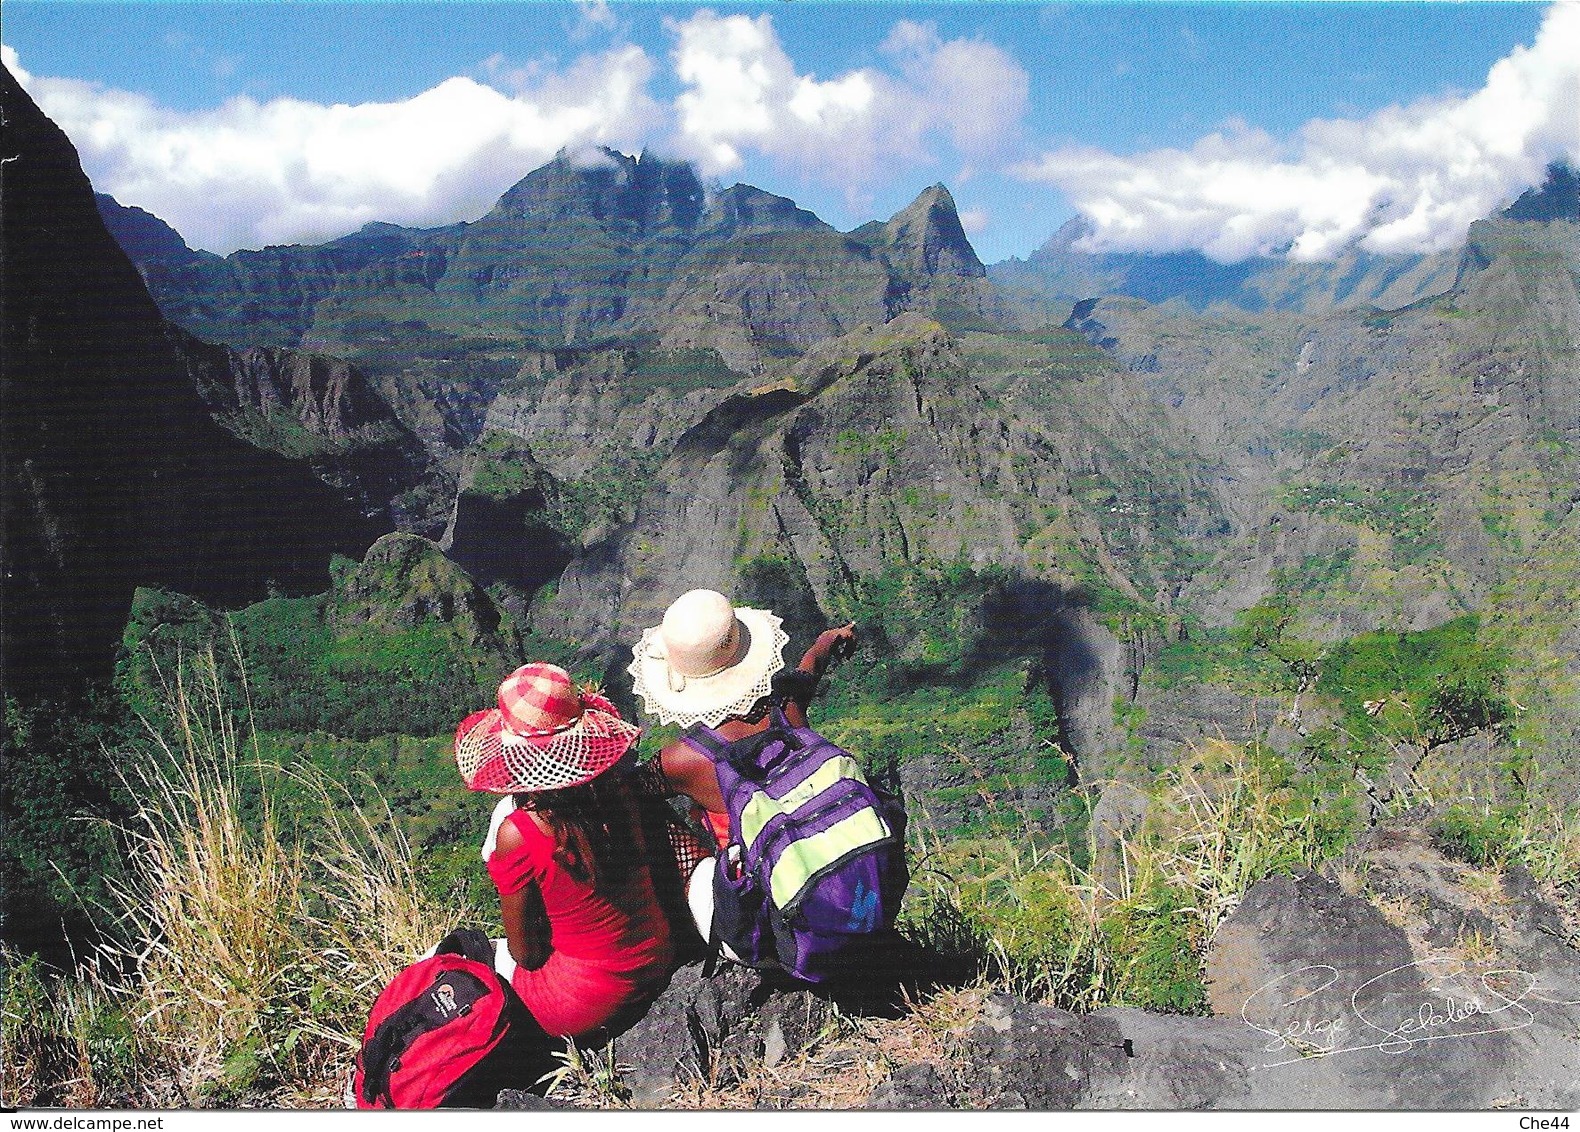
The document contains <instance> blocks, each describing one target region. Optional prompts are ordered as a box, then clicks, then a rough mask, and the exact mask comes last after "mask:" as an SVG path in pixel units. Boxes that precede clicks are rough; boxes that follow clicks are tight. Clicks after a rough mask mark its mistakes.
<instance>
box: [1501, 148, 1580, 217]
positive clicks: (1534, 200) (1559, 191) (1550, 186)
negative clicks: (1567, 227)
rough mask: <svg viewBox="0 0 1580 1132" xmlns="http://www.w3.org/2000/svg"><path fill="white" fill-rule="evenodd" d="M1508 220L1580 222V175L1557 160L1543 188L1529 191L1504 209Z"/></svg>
mask: <svg viewBox="0 0 1580 1132" xmlns="http://www.w3.org/2000/svg"><path fill="white" fill-rule="evenodd" d="M1503 216H1504V217H1505V218H1506V219H1508V220H1580V174H1577V173H1576V172H1575V170H1574V169H1573V168H1571V167H1570V165H1569V164H1568V162H1565V161H1555V162H1553V163H1552V164H1551V165H1549V166H1548V167H1547V177H1546V179H1545V180H1544V181H1543V182H1542V185H1541V188H1539V189H1526V190H1525V192H1523V193H1521V194H1520V198H1519V200H1517V201H1515V202H1514V203H1513V204H1511V205H1510V206H1509V207H1508V208H1506V209H1504V210H1503Z"/></svg>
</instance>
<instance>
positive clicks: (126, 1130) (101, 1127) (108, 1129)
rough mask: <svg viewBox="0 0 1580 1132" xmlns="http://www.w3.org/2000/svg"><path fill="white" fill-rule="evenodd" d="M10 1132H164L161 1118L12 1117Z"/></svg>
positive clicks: (10, 1119) (8, 1121)
mask: <svg viewBox="0 0 1580 1132" xmlns="http://www.w3.org/2000/svg"><path fill="white" fill-rule="evenodd" d="M6 1123H7V1124H8V1125H9V1126H10V1128H11V1129H12V1132H164V1127H165V1118H164V1117H162V1116H13V1117H9V1118H8V1119H7V1121H6Z"/></svg>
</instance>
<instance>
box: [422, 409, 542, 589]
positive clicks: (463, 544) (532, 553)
mask: <svg viewBox="0 0 1580 1132" xmlns="http://www.w3.org/2000/svg"><path fill="white" fill-rule="evenodd" d="M558 496H559V489H558V486H557V485H556V484H555V482H554V479H553V477H552V476H550V475H549V474H548V473H547V472H545V471H544V470H543V469H542V468H541V467H540V466H539V464H538V462H537V461H536V460H535V459H533V456H532V450H531V449H530V448H528V447H527V445H526V444H524V443H522V442H521V441H520V440H517V439H516V438H515V437H513V436H511V435H509V434H508V433H498V432H489V433H484V434H483V436H482V437H480V438H479V440H478V442H477V443H476V444H474V445H473V446H472V447H471V448H470V449H468V451H467V455H466V458H465V462H464V464H463V467H462V471H461V486H460V492H459V494H458V496H457V498H456V501H455V509H454V511H453V512H452V514H451V516H450V523H449V526H448V527H447V528H446V530H445V533H444V537H443V539H442V540H441V541H440V545H441V546H442V547H443V548H444V550H445V552H446V553H447V554H448V555H449V556H450V557H451V558H453V559H454V560H455V561H456V562H458V563H460V564H461V565H462V566H464V567H465V568H466V569H467V570H468V571H469V572H470V573H471V574H472V575H473V576H474V577H475V578H477V580H478V581H479V582H480V583H482V584H483V585H485V586H487V585H492V584H493V583H494V582H497V581H503V582H507V583H509V584H510V585H511V586H514V587H515V588H517V589H519V590H521V591H523V592H526V593H531V592H532V591H533V590H535V589H537V587H539V586H541V585H543V584H544V583H545V582H547V581H549V580H551V579H552V578H554V577H556V576H557V575H558V574H559V572H560V571H561V570H562V569H564V567H565V564H566V563H567V562H569V561H570V558H571V547H570V545H569V543H568V542H567V540H566V539H565V537H564V536H563V535H562V534H561V533H560V532H559V531H558V530H556V529H555V528H554V526H553V525H552V524H551V523H550V522H549V517H548V516H549V511H550V509H551V508H552V507H553V506H554V505H555V504H556V502H557V500H558Z"/></svg>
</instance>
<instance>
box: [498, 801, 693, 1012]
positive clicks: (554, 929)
mask: <svg viewBox="0 0 1580 1132" xmlns="http://www.w3.org/2000/svg"><path fill="white" fill-rule="evenodd" d="M505 820H506V821H508V822H510V823H512V824H513V825H514V826H515V828H516V830H517V832H518V833H520V835H521V849H520V851H519V852H517V853H513V854H508V855H507V854H506V853H504V852H502V851H500V850H498V849H496V850H495V851H494V853H493V855H492V856H490V857H489V859H488V875H489V876H491V877H492V878H493V880H494V886H495V887H496V888H497V889H498V890H499V894H500V895H501V896H509V895H511V894H513V893H516V892H520V891H522V890H523V889H525V888H526V887H527V886H528V885H529V884H536V885H537V886H538V889H539V891H540V892H541V893H542V895H543V907H544V910H545V911H546V912H547V914H548V920H549V931H550V941H549V942H550V947H551V948H552V950H551V952H550V954H549V959H548V962H547V963H545V964H544V965H543V966H541V967H539V968H537V969H536V970H528V969H527V968H525V967H520V966H518V967H517V968H516V972H515V975H514V976H513V977H512V979H511V983H512V984H513V985H514V986H515V988H516V993H517V994H519V995H520V996H521V1000H522V1001H523V1002H524V1003H526V1006H527V1009H528V1010H530V1011H531V1012H532V1016H533V1017H534V1018H536V1019H537V1020H538V1024H539V1025H541V1026H542V1027H543V1028H544V1029H545V1030H547V1031H548V1032H549V1033H550V1034H556V1035H559V1036H562V1037H582V1036H585V1035H587V1034H589V1033H590V1032H591V1031H594V1030H597V1029H598V1028H599V1027H602V1026H604V1025H606V1024H607V1023H609V1022H611V1021H613V1020H615V1019H617V1018H618V1017H619V1016H620V1015H621V1014H622V1013H623V1012H624V1011H626V1010H627V1008H630V1009H632V1010H633V1011H634V1010H635V1009H636V1008H639V1007H641V1006H644V1005H646V1004H647V1003H648V1002H650V1001H651V1000H652V999H653V998H654V997H655V996H656V995H657V994H658V993H659V992H660V991H662V990H663V989H664V986H665V984H666V983H667V981H668V978H669V975H670V973H671V971H672V970H673V962H674V947H673V945H672V944H671V942H670V936H669V921H668V920H667V919H665V917H664V914H663V912H662V911H661V910H660V908H659V905H658V901H657V898H656V897H655V896H654V894H653V882H652V877H651V874H650V873H649V872H648V868H647V865H646V863H645V862H644V863H639V864H638V865H637V867H635V868H633V869H632V870H631V871H630V873H629V875H628V877H627V879H626V881H625V883H624V885H623V886H621V887H620V888H618V889H613V890H610V891H607V892H600V891H598V890H597V889H595V888H593V887H592V886H590V885H588V884H587V883H585V882H584V881H581V880H578V879H577V878H576V877H575V876H574V875H572V874H571V873H570V872H569V871H568V870H567V869H565V868H564V867H562V866H561V865H560V863H559V862H558V861H556V860H555V858H554V838H553V837H552V836H551V835H550V834H548V833H545V832H544V831H543V830H541V829H539V828H538V825H537V823H536V822H534V821H533V820H532V817H531V815H530V813H529V812H528V811H526V810H517V811H515V812H514V813H512V814H511V815H510V816H509V817H508V818H506V819H505ZM632 851H633V852H640V851H641V850H640V845H639V843H638V842H637V841H636V840H635V839H633V844H632Z"/></svg>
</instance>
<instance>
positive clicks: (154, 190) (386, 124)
mask: <svg viewBox="0 0 1580 1132" xmlns="http://www.w3.org/2000/svg"><path fill="white" fill-rule="evenodd" d="M5 62H6V65H7V67H8V68H10V69H11V71H12V73H13V74H15V75H16V76H17V78H18V80H19V81H20V82H21V83H22V84H23V85H24V86H25V87H26V88H27V89H28V92H29V93H30V94H31V95H32V96H33V97H34V99H35V100H36V101H37V102H38V103H39V105H40V106H41V107H42V108H43V110H44V112H45V113H46V114H48V115H49V116H50V117H51V118H52V119H54V121H55V122H56V123H57V124H58V125H59V126H60V127H61V128H62V129H63V130H65V131H66V134H67V136H68V137H70V138H71V140H72V142H73V144H74V145H75V146H76V147H77V150H78V154H79V156H80V157H81V160H82V164H83V168H84V170H85V171H86V172H87V173H88V176H89V178H90V179H91V180H92V181H93V184H94V186H95V188H97V189H98V190H99V191H101V192H106V193H109V194H111V195H112V196H114V197H116V198H117V199H118V200H120V201H121V202H122V203H124V204H135V205H138V206H140V207H142V208H146V209H148V210H149V211H150V212H153V213H154V214H155V215H157V216H159V217H161V218H163V219H164V220H166V221H167V222H169V223H170V224H171V225H173V226H174V227H175V228H176V229H177V230H178V231H179V232H180V233H181V234H182V235H183V236H184V237H185V238H186V239H187V242H188V243H190V244H192V245H194V246H196V247H201V248H206V249H208V250H211V251H217V252H229V251H232V250H234V249H235V248H238V247H259V246H262V245H264V244H270V243H288V242H301V241H316V240H322V239H327V238H330V237H334V236H339V235H344V234H345V233H347V232H350V231H354V230H355V229H356V228H358V227H360V226H361V225H362V224H364V223H366V222H368V221H370V220H385V221H391V222H394V223H398V224H407V225H416V226H427V225H436V224H444V223H450V222H453V221H455V220H461V219H473V218H475V217H476V216H478V215H480V214H481V213H482V212H483V211H484V210H486V209H487V207H488V206H489V205H490V204H492V203H493V202H494V201H495V200H496V199H498V197H499V196H500V194H501V193H503V192H504V190H505V189H507V188H509V187H510V186H511V185H512V184H514V183H515V182H516V181H517V180H519V179H520V178H521V177H522V176H523V175H525V174H526V173H527V172H528V171H529V170H531V169H533V168H535V167H536V166H538V165H541V164H542V163H543V162H544V161H546V160H548V159H549V158H551V157H553V155H554V154H555V153H556V152H557V151H558V150H560V149H561V148H565V147H579V146H585V145H592V144H608V145H612V146H615V147H617V148H618V147H626V148H637V147H639V145H640V143H641V140H642V138H643V137H644V136H645V135H646V134H647V133H648V132H650V131H651V130H652V129H654V128H655V124H656V123H657V122H658V121H659V120H660V118H661V111H660V109H659V107H658V106H657V105H656V104H655V103H654V102H653V101H652V100H651V99H650V98H649V96H648V94H647V84H648V82H649V80H650V79H651V77H652V73H653V65H652V61H651V60H650V59H649V58H648V56H647V55H646V53H645V52H643V51H642V50H641V49H640V48H638V47H634V46H625V47H617V48H614V49H612V50H610V51H608V52H605V53H603V54H600V55H588V56H584V57H582V58H580V59H578V60H576V61H575V62H574V63H572V64H571V65H570V66H569V67H567V68H565V69H564V70H562V71H551V72H549V73H547V74H541V73H540V74H539V75H536V76H534V78H535V79H536V85H535V86H534V87H532V88H531V89H525V90H523V91H522V93H520V94H518V95H517V96H515V97H511V96H509V95H506V94H503V93H501V92H500V91H499V90H497V89H495V88H494V87H492V86H488V85H485V84H483V83H479V82H476V81H474V80H472V79H469V78H451V79H447V80H445V81H444V82H442V83H440V84H439V85H438V86H435V87H434V88H432V89H431V90H427V91H424V92H422V93H421V94H419V95H417V96H415V97H414V98H410V99H407V100H406V101H404V102H389V103H362V104H359V105H354V106H353V105H343V104H342V105H333V106H324V105H320V104H318V103H312V102H304V101H299V100H296V99H289V98H280V99H275V100H272V101H269V102H261V103H260V102H257V101H255V100H253V99H250V98H245V97H243V98H233V99H231V100H229V101H227V102H225V103H224V104H223V105H221V106H219V107H217V108H215V109H212V110H203V111H198V112H191V113H184V112H178V111H174V110H169V109H166V108H164V107H161V106H159V105H157V104H156V103H154V102H153V101H152V100H150V99H148V98H146V97H145V96H143V95H139V94H135V93H130V92H127V91H120V90H113V89H110V88H106V87H103V86H100V85H97V84H93V83H86V82H81V81H78V80H74V79H57V78H45V77H37V76H33V75H29V74H27V73H26V72H25V71H23V70H22V69H21V68H20V67H19V66H18V65H17V64H18V63H19V60H18V59H17V57H16V53H15V52H14V51H13V50H11V49H10V48H7V49H6V51H5Z"/></svg>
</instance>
